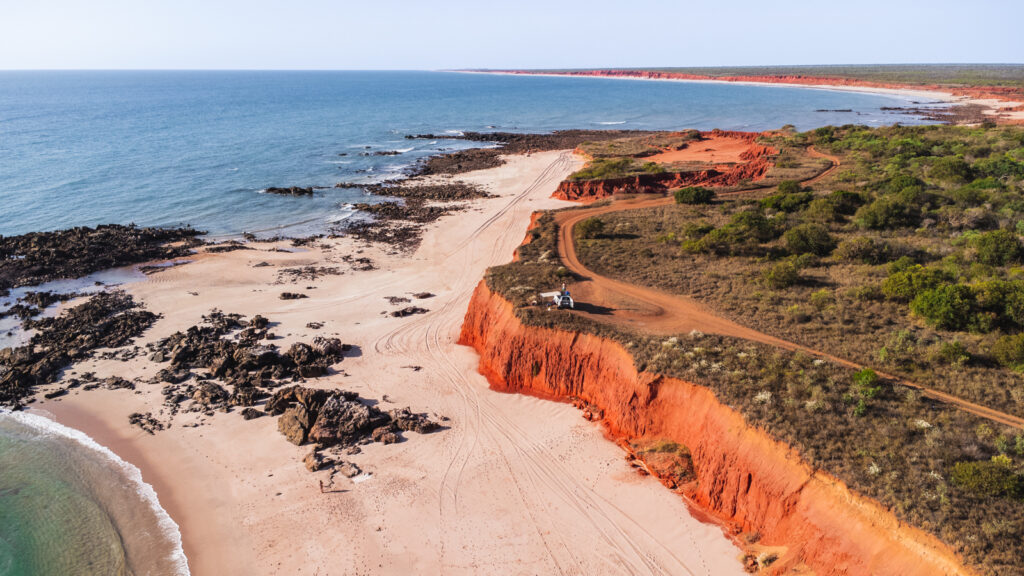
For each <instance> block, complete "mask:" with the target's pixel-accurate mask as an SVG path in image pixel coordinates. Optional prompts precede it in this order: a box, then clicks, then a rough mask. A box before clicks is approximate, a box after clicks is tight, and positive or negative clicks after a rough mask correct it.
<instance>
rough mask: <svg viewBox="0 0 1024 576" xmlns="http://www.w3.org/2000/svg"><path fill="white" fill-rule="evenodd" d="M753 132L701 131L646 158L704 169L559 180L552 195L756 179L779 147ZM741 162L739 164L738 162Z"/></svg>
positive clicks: (583, 196) (590, 196) (589, 196)
mask: <svg viewBox="0 0 1024 576" xmlns="http://www.w3.org/2000/svg"><path fill="white" fill-rule="evenodd" d="M759 135H760V134H758V133H756V132H727V131H723V130H713V131H711V132H704V133H702V134H701V136H703V137H704V140H700V141H697V142H693V143H691V144H690V145H689V146H688V147H686V148H684V149H682V150H673V151H666V152H663V153H661V154H658V155H656V156H651V157H649V158H645V159H644V160H649V161H653V162H658V163H670V162H704V163H707V164H708V167H707V169H705V170H700V171H694V172H680V173H673V172H664V173H661V174H640V175H637V176H629V177H626V178H612V179H606V180H582V181H570V180H566V181H564V182H562V183H561V184H560V185H559V186H558V189H557V190H556V191H555V194H554V197H555V198H561V199H563V200H580V201H584V202H587V201H593V200H598V199H601V198H607V197H608V196H612V195H615V194H637V193H648V192H667V191H668V190H670V189H672V188H681V187H683V186H735V185H736V184H738V183H739V182H740V181H741V180H756V179H758V178H760V177H761V176H763V175H764V173H765V172H767V171H768V168H770V167H771V162H770V161H769V157H770V156H773V155H775V154H778V150H776V149H774V148H772V147H770V146H763V145H760V144H757V143H755V139H756V138H757V137H758V136H759ZM740 162H742V163H740Z"/></svg>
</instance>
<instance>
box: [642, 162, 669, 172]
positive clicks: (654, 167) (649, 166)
mask: <svg viewBox="0 0 1024 576" xmlns="http://www.w3.org/2000/svg"><path fill="white" fill-rule="evenodd" d="M640 169H641V170H643V171H644V172H646V173H647V174H661V173H662V172H664V171H665V169H664V168H663V167H662V166H661V164H658V163H657V162H645V163H644V165H643V166H641V167H640Z"/></svg>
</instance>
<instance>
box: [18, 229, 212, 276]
mask: <svg viewBox="0 0 1024 576" xmlns="http://www.w3.org/2000/svg"><path fill="white" fill-rule="evenodd" d="M200 234H202V232H199V231H198V230H194V229H192V228H139V227H137V226H134V225H132V226H121V225H119V224H106V225H102V226H97V227H95V228H90V227H87V226H78V227H75V228H69V229H67V230H58V231H56V232H32V233H29V234H22V235H20V236H7V237H4V236H0V290H6V289H9V288H13V287H17V286H35V285H38V284H42V283H44V282H49V281H51V280H59V279H63V278H80V277H82V276H86V275H88V274H92V273H93V272H98V271H100V270H107V269H110V268H117V267H120V266H128V265H131V264H139V263H141V262H147V261H150V260H166V259H171V258H179V257H182V256H187V255H189V254H191V252H192V248H193V247H194V246H197V245H199V244H201V242H200V241H199V240H198V238H197V236H199V235H200ZM171 243H176V244H175V245H174V246H168V244H171Z"/></svg>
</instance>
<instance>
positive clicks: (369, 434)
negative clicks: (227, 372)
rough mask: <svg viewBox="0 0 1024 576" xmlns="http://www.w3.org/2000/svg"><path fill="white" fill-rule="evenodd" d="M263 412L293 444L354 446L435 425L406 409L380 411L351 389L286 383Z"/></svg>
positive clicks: (386, 440)
mask: <svg viewBox="0 0 1024 576" xmlns="http://www.w3.org/2000/svg"><path fill="white" fill-rule="evenodd" d="M266 411H267V413H269V414H271V415H275V416H279V418H278V421H277V427H278V430H279V431H280V432H281V434H283V435H284V436H285V438H287V439H288V441H289V442H291V443H293V444H298V445H302V444H305V443H306V442H312V443H314V444H317V445H319V446H325V447H326V446H354V445H357V444H360V443H363V442H366V441H374V442H383V443H385V444H389V443H393V442H397V441H398V440H399V436H398V435H397V432H399V431H415V432H417V433H419V434H428V433H430V432H433V431H435V430H437V429H438V428H439V426H438V424H437V423H436V422H434V421H432V420H430V419H429V418H428V417H427V416H426V415H425V414H416V413H413V412H412V411H410V410H409V409H408V408H403V409H399V410H392V411H391V412H382V411H381V410H379V409H377V408H376V407H375V406H371V405H368V404H366V403H363V402H362V401H361V400H360V398H359V396H358V395H357V394H355V393H354V392H349V391H346V390H321V389H315V388H306V387H303V386H290V387H288V388H282V389H280V390H278V391H277V392H275V393H274V396H273V397H271V399H270V400H269V401H268V402H267V405H266Z"/></svg>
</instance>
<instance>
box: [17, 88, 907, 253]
mask: <svg viewBox="0 0 1024 576" xmlns="http://www.w3.org/2000/svg"><path fill="white" fill-rule="evenodd" d="M902 104H906V102H905V101H903V100H900V99H898V98H894V97H890V96H880V95H872V94H858V93H851V92H841V91H826V90H814V89H807V88H790V87H778V86H766V87H762V86H747V85H723V84H715V83H690V82H686V83H684V82H652V81H644V80H624V79H608V78H563V77H530V76H503V75H484V74H461V73H446V72H185V71H182V72H0V206H2V217H0V234H3V235H15V234H21V233H25V232H30V231H42V230H54V229H59V228H66V227H69V226H76V225H95V224H101V223H122V224H128V223H131V222H134V223H136V224H139V225H146V226H175V225H182V224H190V225H192V226H195V227H197V228H199V229H202V230H206V231H208V232H210V233H211V234H215V235H227V234H238V233H241V232H246V231H248V232H259V233H266V234H283V235H302V234H309V233H312V232H316V231H322V230H323V229H324V228H326V227H327V226H329V225H331V224H332V223H336V222H338V221H341V220H344V219H345V218H346V217H348V216H350V215H351V214H352V210H351V209H350V208H349V207H348V206H346V204H348V203H351V202H354V201H361V200H362V198H361V196H362V193H361V191H360V190H358V189H354V190H353V189H345V190H343V189H326V190H319V191H317V193H316V195H315V196H314V197H313V198H312V199H310V198H290V197H279V196H274V195H270V194H261V193H260V191H261V190H263V189H265V188H267V187H269V186H327V187H330V186H333V185H334V184H335V183H337V182H341V181H346V182H367V183H371V182H379V181H381V180H385V179H388V178H394V177H396V176H399V175H401V174H402V173H403V171H405V170H408V169H409V168H410V167H411V166H412V165H413V164H415V162H416V161H417V160H419V159H420V158H423V157H425V156H428V155H431V154H436V153H438V152H440V151H443V150H450V149H455V148H460V147H466V143H464V142H460V141H457V140H443V139H442V140H407V139H405V135H407V134H419V133H434V134H444V133H449V134H455V133H458V132H460V131H467V130H472V131H489V130H502V131H520V132H544V131H550V130H557V129H565V128H594V129H598V128H623V129H681V128H698V129H712V128H722V129H736V130H764V129H771V128H779V127H781V126H783V125H785V124H792V125H794V126H796V127H797V128H799V129H809V128H814V127H817V126H822V125H826V124H849V123H860V124H868V125H879V124H891V123H893V122H897V121H898V122H902V123H914V122H916V121H917V120H916V119H914V118H912V117H908V116H906V115H902V114H901V115H894V114H893V113H892V112H886V111H882V110H880V108H881V107H883V106H890V107H891V106H899V105H902ZM821 109H827V110H841V109H850V110H852V112H816V110H821ZM382 151H398V152H400V154H399V155H395V156H378V155H373V153H374V152H382Z"/></svg>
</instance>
